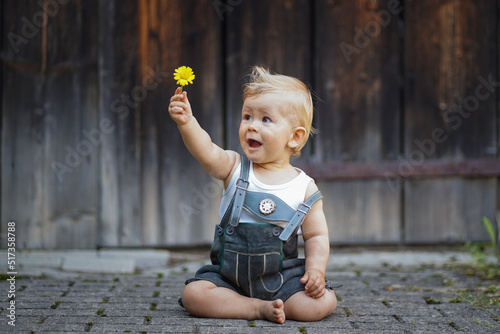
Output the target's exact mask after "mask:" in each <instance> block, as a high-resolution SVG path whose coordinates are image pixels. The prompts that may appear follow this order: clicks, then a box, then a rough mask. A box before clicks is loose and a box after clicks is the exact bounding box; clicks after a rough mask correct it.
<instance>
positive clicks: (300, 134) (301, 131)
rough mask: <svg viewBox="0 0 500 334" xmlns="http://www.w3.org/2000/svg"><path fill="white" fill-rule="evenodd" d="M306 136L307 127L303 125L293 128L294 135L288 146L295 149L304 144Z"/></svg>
mask: <svg viewBox="0 0 500 334" xmlns="http://www.w3.org/2000/svg"><path fill="white" fill-rule="evenodd" d="M305 137H306V129H305V128H304V127H302V126H299V127H296V128H295V129H293V133H292V137H291V138H290V140H289V141H288V147H290V148H291V149H295V148H297V147H299V146H300V145H302V142H303V141H304V138H305Z"/></svg>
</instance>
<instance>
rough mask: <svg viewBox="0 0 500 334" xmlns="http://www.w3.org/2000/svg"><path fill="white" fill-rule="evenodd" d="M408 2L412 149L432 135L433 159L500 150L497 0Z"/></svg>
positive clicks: (487, 155)
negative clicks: (499, 128) (499, 135)
mask: <svg viewBox="0 0 500 334" xmlns="http://www.w3.org/2000/svg"><path fill="white" fill-rule="evenodd" d="M407 6H408V10H406V11H405V12H406V20H405V22H406V26H407V28H406V36H405V40H406V43H405V45H406V52H405V53H406V58H407V67H406V69H405V78H406V82H405V129H406V131H405V157H407V156H408V155H410V154H411V152H412V151H413V150H418V149H419V143H420V142H422V141H426V140H427V141H428V140H431V139H434V140H433V141H434V142H435V143H434V144H435V148H434V149H433V150H430V151H428V152H425V153H426V156H425V158H426V159H428V158H453V159H459V158H492V157H496V156H497V147H496V146H495V142H496V99H497V96H498V88H496V89H495V87H492V86H491V84H487V85H485V83H486V82H488V81H490V79H492V80H494V81H497V80H498V78H495V72H496V68H497V63H498V51H497V49H496V48H497V45H496V42H497V40H496V38H497V34H498V32H497V31H496V29H495V28H494V27H496V25H497V17H496V12H497V3H496V2H494V1H481V2H477V1H473V0H466V1H446V2H442V1H439V0H425V1H418V2H415V1H413V2H408V3H407ZM436 134H439V136H436ZM437 138H439V139H437Z"/></svg>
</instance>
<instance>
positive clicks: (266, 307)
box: [259, 299, 286, 324]
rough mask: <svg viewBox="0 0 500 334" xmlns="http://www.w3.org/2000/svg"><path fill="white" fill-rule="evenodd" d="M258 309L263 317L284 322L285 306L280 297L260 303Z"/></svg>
mask: <svg viewBox="0 0 500 334" xmlns="http://www.w3.org/2000/svg"><path fill="white" fill-rule="evenodd" d="M259 311H260V316H261V317H262V318H263V319H267V320H269V321H273V322H277V323H278V324H282V323H284V322H285V319H286V318H285V307H284V304H283V301H282V300H281V299H276V300H273V301H270V302H264V303H262V306H261V307H260V310H259Z"/></svg>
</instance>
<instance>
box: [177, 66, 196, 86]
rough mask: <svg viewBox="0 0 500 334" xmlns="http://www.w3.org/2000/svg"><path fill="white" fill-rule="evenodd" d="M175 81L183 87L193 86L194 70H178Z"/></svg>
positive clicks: (184, 67)
mask: <svg viewBox="0 0 500 334" xmlns="http://www.w3.org/2000/svg"><path fill="white" fill-rule="evenodd" d="M174 79H175V80H177V84H178V85H181V86H186V85H188V84H192V83H193V80H194V73H193V69H192V68H191V67H186V66H181V67H179V68H177V69H176V70H175V73H174Z"/></svg>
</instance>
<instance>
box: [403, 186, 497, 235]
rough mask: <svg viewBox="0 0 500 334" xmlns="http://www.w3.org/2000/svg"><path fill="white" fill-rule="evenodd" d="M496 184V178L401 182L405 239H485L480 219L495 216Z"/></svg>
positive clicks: (484, 231)
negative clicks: (403, 193)
mask: <svg viewBox="0 0 500 334" xmlns="http://www.w3.org/2000/svg"><path fill="white" fill-rule="evenodd" d="M496 188H497V179H496V178H488V179H482V180H463V179H459V178H454V179H437V180H421V181H407V182H405V220H406V221H407V222H412V224H406V226H405V242H406V243H410V244H412V243H419V244H422V243H425V244H430V243H442V242H451V243H453V242H463V241H466V240H471V241H488V240H489V239H488V234H487V233H486V230H485V228H484V226H483V225H482V222H481V220H482V217H483V216H486V217H489V218H490V219H494V217H495V212H496V203H497V194H496Z"/></svg>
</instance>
